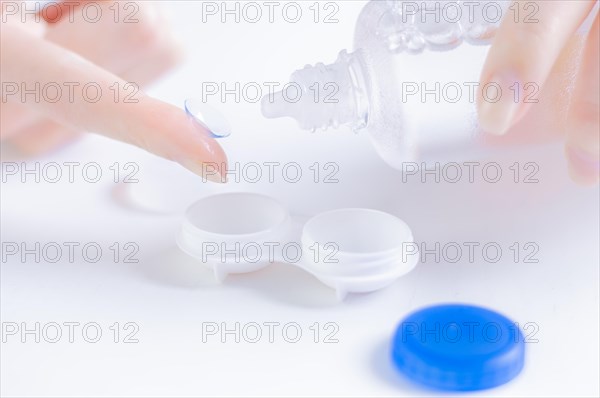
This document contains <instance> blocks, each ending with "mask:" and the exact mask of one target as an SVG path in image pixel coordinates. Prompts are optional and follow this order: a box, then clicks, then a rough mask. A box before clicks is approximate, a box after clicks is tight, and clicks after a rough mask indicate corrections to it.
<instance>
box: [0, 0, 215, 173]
mask: <svg viewBox="0 0 600 398" xmlns="http://www.w3.org/2000/svg"><path fill="white" fill-rule="evenodd" d="M75 3H77V4H78V5H77V6H75V7H71V8H70V9H64V8H63V12H61V15H62V17H61V18H60V20H55V19H52V23H49V22H48V23H47V22H46V21H45V20H44V19H43V18H39V17H38V16H34V15H31V14H25V13H24V12H23V10H15V8H14V7H15V5H17V7H24V4H25V2H3V3H0V5H1V10H2V24H1V25H0V28H1V34H0V44H1V46H0V47H1V52H2V53H1V57H0V78H1V79H0V80H1V81H2V102H0V107H1V108H0V111H1V114H2V118H1V119H0V123H1V125H0V127H1V128H0V138H1V139H2V140H3V141H4V140H6V141H7V142H11V144H13V145H14V146H16V147H17V148H19V149H21V150H22V151H24V152H26V153H28V154H38V153H41V152H45V151H47V150H51V149H53V148H55V147H57V146H60V145H63V144H64V143H66V142H69V141H71V140H73V139H74V137H77V136H78V135H79V134H80V132H83V131H91V132H96V133H99V134H103V135H105V136H108V137H111V138H114V139H117V140H121V141H124V142H127V143H130V144H134V145H137V146H139V147H140V148H143V149H145V150H147V151H149V152H152V153H154V154H156V155H159V156H162V157H164V158H167V159H170V160H173V161H176V162H179V163H181V164H182V165H183V166H185V167H186V168H188V169H189V170H191V171H193V172H195V173H197V174H200V175H203V173H204V171H205V170H204V169H205V167H204V165H205V164H206V163H210V164H211V165H219V166H221V168H226V162H227V159H226V156H225V153H224V152H223V149H222V148H221V147H220V146H219V144H218V143H217V142H216V141H215V140H214V139H213V138H211V137H210V134H209V132H208V131H205V130H203V129H202V128H201V127H200V126H198V125H197V124H195V123H192V122H191V121H190V120H189V118H188V117H187V115H186V114H185V112H183V111H182V110H181V109H179V108H177V107H174V106H172V105H169V104H167V103H164V102H162V101H159V100H156V99H153V98H150V97H148V96H146V95H145V94H143V93H142V92H140V91H137V87H143V86H145V85H147V84H148V83H150V82H152V81H153V80H155V79H156V78H157V77H159V76H160V75H162V74H163V73H164V72H166V71H167V70H169V69H170V68H171V67H172V66H174V65H175V64H176V63H177V62H178V60H179V58H180V56H181V51H180V50H179V47H178V46H177V44H176V42H175V41H174V39H173V38H172V37H171V36H170V35H169V30H168V26H167V23H166V21H165V20H164V18H162V17H161V14H160V12H159V10H158V9H157V8H156V6H155V5H154V4H152V2H139V3H132V2H128V3H127V4H134V5H135V8H131V6H129V7H130V8H129V9H128V10H125V9H122V8H121V9H120V13H119V14H118V15H119V17H118V19H117V17H116V15H117V14H116V13H115V7H120V5H119V3H120V2H95V5H96V6H97V7H100V8H101V15H102V17H101V18H100V19H99V20H97V21H95V20H91V19H90V18H94V16H92V17H89V16H88V17H86V16H85V14H84V13H83V12H81V9H82V7H83V5H85V2H75ZM64 4H66V3H64ZM121 4H123V3H121ZM110 7H112V8H110ZM90 8H91V7H90ZM92 11H95V10H92ZM133 11H135V13H132V12H133ZM50 14H51V13H50V11H48V13H46V14H43V16H45V17H48V15H50ZM89 14H90V15H94V13H93V12H91V11H90V12H89ZM24 15H26V16H27V19H28V20H27V21H25V22H24V23H23V21H22V18H23V16H24ZM51 18H56V19H58V13H57V12H55V15H54V17H51ZM36 19H37V20H36ZM126 19H127V20H126ZM94 21H95V22H94ZM36 82H39V87H45V86H46V87H50V88H49V89H48V90H47V91H45V90H42V89H39V90H36V89H35V88H36ZM88 83H92V87H91V88H90V89H89V93H90V94H89V95H88V94H87V93H86V94H84V93H83V89H82V88H83V87H84V86H85V85H86V84H88ZM70 84H71V85H73V84H77V85H76V86H73V87H74V89H73V95H72V96H71V95H70V93H69V90H70V88H69V87H70V86H69V85H70ZM52 87H59V88H60V89H61V95H60V96H58V97H57V96H56V93H57V90H56V89H53V88H52ZM96 87H100V88H101V91H97V90H96ZM15 89H16V90H17V91H16V92H15ZM24 90H35V91H37V92H40V91H41V98H40V100H36V94H25V93H26V92H25V91H24ZM97 92H98V93H99V92H101V95H99V96H97ZM22 94H24V95H22ZM55 98H58V100H55ZM96 100H97V102H96ZM211 167H212V166H211ZM211 170H212V169H211ZM219 172H220V173H223V172H224V170H219ZM208 177H210V176H207V178H208ZM213 180H216V181H221V178H215V179H213Z"/></svg>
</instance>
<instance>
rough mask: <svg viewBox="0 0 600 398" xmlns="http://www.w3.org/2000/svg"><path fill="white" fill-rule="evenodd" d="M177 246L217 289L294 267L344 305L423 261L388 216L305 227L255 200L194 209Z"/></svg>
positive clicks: (352, 215)
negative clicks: (229, 280)
mask: <svg viewBox="0 0 600 398" xmlns="http://www.w3.org/2000/svg"><path fill="white" fill-rule="evenodd" d="M177 245H178V246H179V248H180V249H181V250H182V251H184V252H185V253H187V254H188V255H190V256H192V257H194V258H196V259H198V260H200V262H201V263H202V264H204V265H205V266H207V267H209V268H211V269H212V270H213V272H214V274H215V277H216V279H217V280H218V281H223V280H224V279H225V278H226V277H227V275H229V274H239V273H247V272H252V271H256V270H258V269H261V268H263V267H265V266H267V265H269V264H271V263H290V264H292V265H296V266H298V267H300V268H301V269H303V270H305V271H307V272H309V273H311V274H312V275H314V276H315V277H316V278H317V279H319V280H320V281H321V282H323V283H324V284H326V285H327V286H330V287H331V288H333V289H335V290H336V293H337V296H338V298H339V299H340V300H342V299H344V298H345V297H346V295H347V294H348V293H367V292H373V291H376V290H379V289H382V288H384V287H386V286H388V285H390V284H391V283H393V282H394V281H395V280H396V279H398V278H399V277H401V276H402V275H404V274H406V273H408V272H410V271H411V270H412V269H413V268H414V267H415V266H416V264H417V262H418V260H419V255H418V252H416V249H415V248H416V245H414V243H413V236H412V232H411V230H410V228H409V227H408V225H406V223H404V222H403V221H402V220H400V219H399V218H397V217H395V216H393V215H391V214H387V213H384V212H381V211H378V210H371V209H357V208H350V209H338V210H333V211H328V212H324V213H320V214H317V215H316V216H314V217H312V218H310V219H309V220H308V221H306V222H305V223H302V221H301V220H299V218H294V217H292V216H291V215H290V213H289V212H288V210H287V209H286V208H285V207H284V206H283V205H282V204H281V203H279V202H278V201H276V200H275V199H273V198H270V197H268V196H264V195H259V194H254V193H226V194H219V195H213V196H208V197H206V198H204V199H201V200H200V201H198V202H196V203H195V204H193V205H192V206H190V207H189V208H188V210H187V212H186V214H185V219H184V222H183V225H182V228H181V232H180V234H179V236H178V239H177ZM408 247H410V250H407V248H408Z"/></svg>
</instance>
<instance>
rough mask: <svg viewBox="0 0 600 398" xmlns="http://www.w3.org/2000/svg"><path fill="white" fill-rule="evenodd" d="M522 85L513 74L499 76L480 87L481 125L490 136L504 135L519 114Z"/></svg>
mask: <svg viewBox="0 0 600 398" xmlns="http://www.w3.org/2000/svg"><path fill="white" fill-rule="evenodd" d="M521 87H522V84H521V83H520V82H519V80H518V79H516V78H515V77H514V75H513V74H497V75H495V76H494V77H493V78H492V79H490V80H488V82H487V83H485V84H483V85H482V86H481V87H480V90H481V91H480V97H479V124H480V126H481V128H482V129H483V130H484V131H485V132H487V133H490V134H494V135H503V134H505V133H506V132H507V131H508V130H509V129H510V128H511V126H512V125H513V122H514V120H515V117H516V115H517V113H518V112H519V107H520V106H519V105H520V104H519V100H520V98H521V92H520V91H521Z"/></svg>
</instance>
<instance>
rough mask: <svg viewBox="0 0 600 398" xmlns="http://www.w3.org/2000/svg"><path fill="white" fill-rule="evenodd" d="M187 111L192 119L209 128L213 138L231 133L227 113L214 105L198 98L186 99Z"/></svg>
mask: <svg viewBox="0 0 600 398" xmlns="http://www.w3.org/2000/svg"><path fill="white" fill-rule="evenodd" d="M185 112H186V113H187V114H188V115H189V116H190V117H191V118H192V120H193V121H194V122H196V123H198V124H200V126H202V127H203V128H205V129H207V130H208V131H209V132H210V134H211V136H212V137H213V138H224V137H228V136H230V135H231V125H230V124H229V121H227V118H226V117H225V115H223V113H222V112H220V111H219V110H217V109H215V108H213V107H212V106H210V105H208V104H205V103H203V102H202V101H199V100H196V99H187V100H185Z"/></svg>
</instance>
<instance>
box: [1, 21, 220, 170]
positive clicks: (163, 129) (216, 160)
mask: <svg viewBox="0 0 600 398" xmlns="http://www.w3.org/2000/svg"><path fill="white" fill-rule="evenodd" d="M0 43H1V47H2V56H1V60H0V67H1V68H0V69H1V76H2V79H1V80H2V82H19V83H20V84H24V85H26V86H27V87H35V85H36V82H40V83H41V84H42V85H44V83H49V82H51V83H57V84H59V85H63V86H65V83H68V82H75V83H78V84H80V85H85V84H88V83H93V88H94V89H96V88H99V90H94V91H92V92H93V93H94V92H95V94H93V95H95V96H94V101H91V100H89V98H88V99H87V100H85V99H81V100H78V101H75V102H73V101H70V98H69V96H61V97H60V98H59V100H58V101H56V102H51V101H40V102H36V101H33V102H32V103H31V106H32V107H33V108H35V109H36V110H37V111H39V112H41V113H43V114H45V115H46V116H48V117H50V118H52V119H54V120H56V121H57V122H59V123H62V124H65V125H67V126H70V127H72V128H74V129H79V130H87V131H93V132H97V133H100V134H104V135H106V136H108V137H111V138H115V139H118V140H121V141H124V142H127V143H131V144H134V145H137V146H139V147H141V148H143V149H146V150H148V151H150V152H152V153H154V154H157V155H159V156H162V157H164V158H167V159H170V160H173V161H177V162H179V163H180V164H182V165H183V166H185V167H187V168H188V169H190V170H192V171H193V172H196V173H198V174H201V175H202V174H206V173H205V172H206V166H205V165H206V164H207V163H210V164H211V165H217V168H218V172H219V173H220V174H221V175H223V174H225V169H226V162H227V159H226V156H225V153H224V151H223V149H222V148H221V147H220V145H219V144H218V143H217V142H216V141H215V140H214V139H212V138H211V137H210V135H209V132H207V131H206V130H203V129H202V128H200V127H199V126H197V125H195V124H193V123H191V122H190V120H189V119H188V118H187V116H186V115H185V113H184V112H183V111H182V110H180V109H178V108H176V107H174V106H172V105H169V104H166V103H163V102H161V101H158V100H155V99H152V98H150V97H148V96H146V95H144V94H142V93H139V94H138V95H137V98H134V99H135V102H133V103H129V102H127V101H125V100H124V98H126V97H129V96H130V95H131V87H130V86H127V85H126V82H124V81H123V80H122V79H120V78H118V77H117V76H115V75H113V74H111V73H109V72H107V71H105V70H104V69H102V68H99V67H98V66H96V65H94V64H93V63H91V62H89V61H88V60H85V59H84V58H82V57H80V56H78V55H76V54H73V53H71V52H69V51H67V50H65V49H63V48H61V47H58V46H56V45H54V44H52V43H48V42H46V41H44V40H42V39H40V38H39V37H36V36H34V35H32V34H29V33H28V32H27V31H24V30H23V29H20V28H19V27H17V26H3V27H2V35H1V39H0ZM23 48H26V49H27V51H22V49H23ZM98 92H101V93H105V94H104V95H100V96H98V95H97V93H98ZM115 98H119V100H117V101H115ZM217 180H220V178H217Z"/></svg>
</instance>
